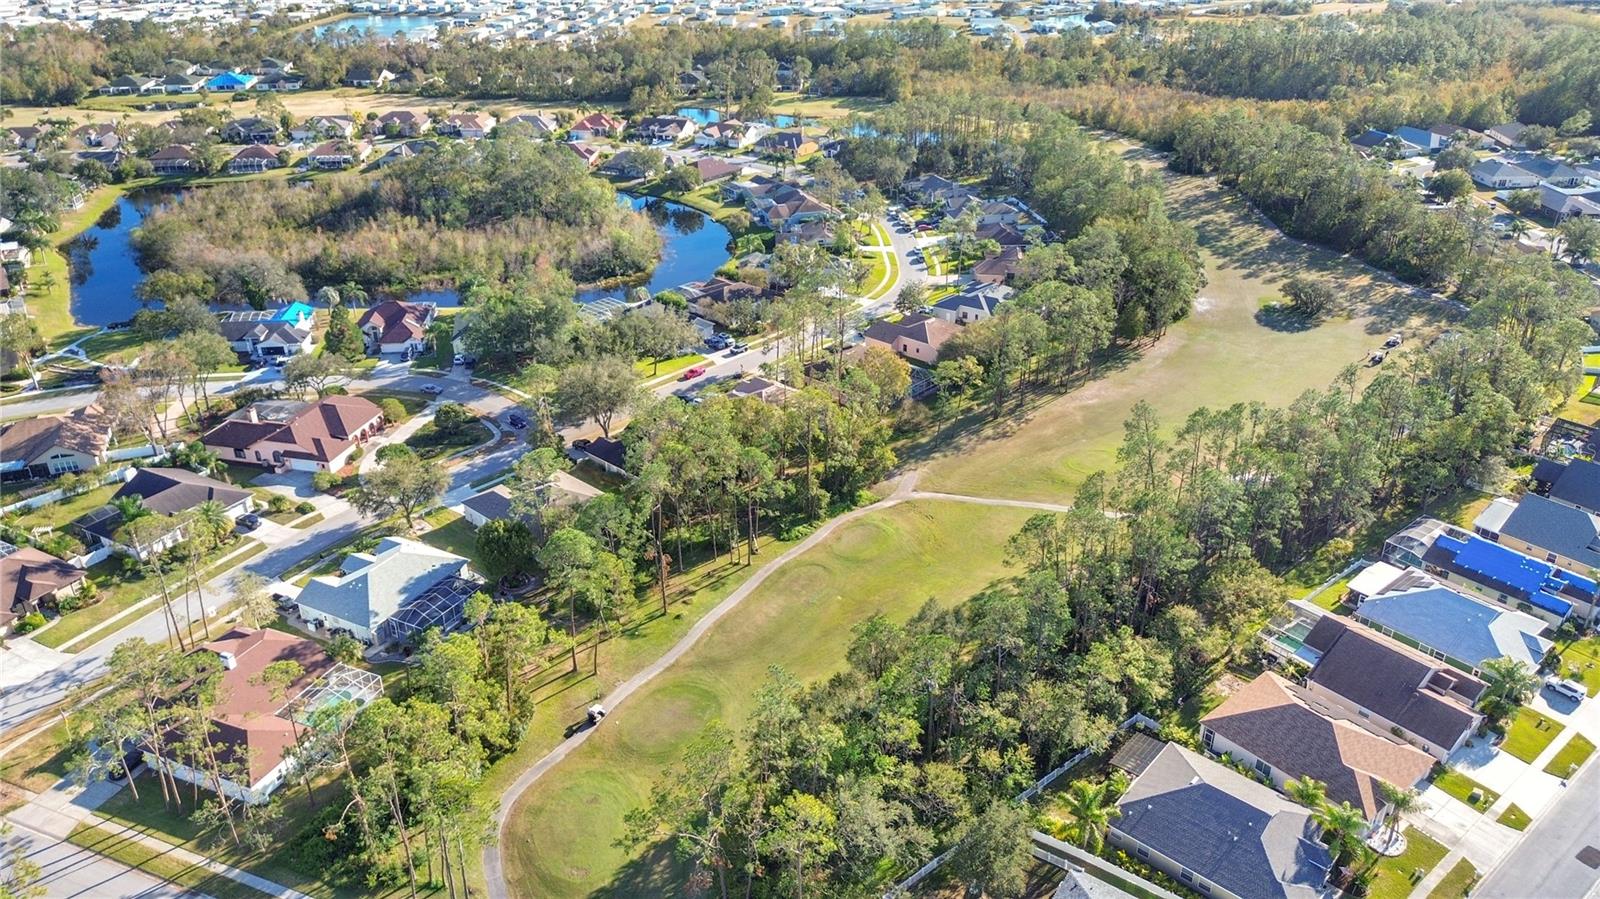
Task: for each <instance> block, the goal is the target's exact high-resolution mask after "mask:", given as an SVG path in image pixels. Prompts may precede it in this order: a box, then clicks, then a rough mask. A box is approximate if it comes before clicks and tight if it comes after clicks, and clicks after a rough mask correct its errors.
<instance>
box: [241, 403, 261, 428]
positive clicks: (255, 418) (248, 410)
mask: <svg viewBox="0 0 1600 899" xmlns="http://www.w3.org/2000/svg"><path fill="white" fill-rule="evenodd" d="M244 418H245V421H248V422H250V423H251V424H260V422H261V415H260V414H259V413H257V412H256V404H255V403H251V404H250V405H248V406H246V407H245V409H244Z"/></svg>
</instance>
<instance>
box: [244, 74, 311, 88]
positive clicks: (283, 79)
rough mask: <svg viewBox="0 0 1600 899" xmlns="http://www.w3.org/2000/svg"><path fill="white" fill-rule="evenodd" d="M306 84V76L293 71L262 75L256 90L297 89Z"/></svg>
mask: <svg viewBox="0 0 1600 899" xmlns="http://www.w3.org/2000/svg"><path fill="white" fill-rule="evenodd" d="M305 86H306V79H305V76H303V75H298V74H295V73H293V72H278V73H276V74H273V75H262V76H261V78H260V80H259V81H257V82H256V90H258V91H297V90H299V89H301V88H302V87H305Z"/></svg>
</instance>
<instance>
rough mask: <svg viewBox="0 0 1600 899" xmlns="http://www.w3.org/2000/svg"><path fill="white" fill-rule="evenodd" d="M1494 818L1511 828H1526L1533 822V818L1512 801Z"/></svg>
mask: <svg viewBox="0 0 1600 899" xmlns="http://www.w3.org/2000/svg"><path fill="white" fill-rule="evenodd" d="M1494 820H1495V821H1496V822H1497V823H1500V824H1504V825H1505V826H1507V827H1509V828H1511V829H1512V830H1527V829H1528V825H1529V824H1532V823H1533V818H1532V817H1530V816H1529V815H1528V813H1527V812H1525V811H1523V810H1522V808H1521V807H1520V806H1518V805H1517V804H1516V803H1514V802H1513V803H1512V804H1511V805H1508V806H1506V810H1505V811H1503V812H1501V813H1500V817H1498V818H1496V819H1494Z"/></svg>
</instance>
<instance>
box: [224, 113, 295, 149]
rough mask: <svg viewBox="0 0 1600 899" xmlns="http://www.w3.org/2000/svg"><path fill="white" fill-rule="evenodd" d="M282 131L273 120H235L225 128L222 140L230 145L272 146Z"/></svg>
mask: <svg viewBox="0 0 1600 899" xmlns="http://www.w3.org/2000/svg"><path fill="white" fill-rule="evenodd" d="M281 130H282V129H280V128H279V127H278V123H277V122H275V121H273V120H272V119H263V118H257V117H250V118H244V119H234V120H233V121H231V122H229V123H228V124H227V125H225V126H223V129H222V139H223V140H224V141H227V142H228V143H230V144H270V143H272V142H273V141H275V140H277V139H278V133H279V132H280V131H281Z"/></svg>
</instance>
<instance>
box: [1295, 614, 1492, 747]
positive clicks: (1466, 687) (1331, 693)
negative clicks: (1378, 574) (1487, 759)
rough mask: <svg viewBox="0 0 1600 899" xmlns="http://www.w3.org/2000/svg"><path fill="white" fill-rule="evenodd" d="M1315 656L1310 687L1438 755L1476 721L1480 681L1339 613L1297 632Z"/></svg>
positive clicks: (1464, 735)
mask: <svg viewBox="0 0 1600 899" xmlns="http://www.w3.org/2000/svg"><path fill="white" fill-rule="evenodd" d="M1302 640H1303V642H1304V646H1305V648H1306V649H1307V650H1309V651H1310V653H1311V655H1312V658H1314V659H1315V662H1314V663H1313V665H1312V668H1311V673H1310V674H1309V675H1307V676H1306V683H1305V687H1306V690H1308V691H1309V692H1310V693H1312V694H1313V695H1315V696H1318V697H1320V698H1322V699H1323V700H1326V701H1327V702H1329V703H1332V704H1334V705H1338V706H1340V707H1341V708H1343V709H1344V710H1345V711H1346V712H1348V713H1351V714H1354V715H1355V716H1356V717H1357V718H1360V719H1363V720H1367V721H1371V722H1372V723H1373V724H1375V725H1376V726H1378V727H1379V728H1381V729H1382V730H1384V731H1386V732H1388V733H1391V734H1394V735H1395V736H1398V737H1400V738H1401V739H1403V740H1405V741H1406V742H1408V743H1410V744H1412V745H1413V746H1416V747H1417V748H1419V749H1421V750H1422V751H1423V752H1426V753H1427V754H1428V755H1430V756H1432V757H1433V758H1435V759H1437V760H1438V761H1441V762H1442V761H1444V760H1445V759H1447V758H1449V757H1450V755H1451V753H1454V752H1455V751H1456V750H1457V749H1460V748H1461V747H1462V746H1463V745H1464V744H1465V743H1466V742H1467V740H1468V739H1469V738H1470V737H1471V736H1472V734H1473V733H1474V732H1475V731H1476V730H1477V729H1478V726H1479V725H1480V724H1482V723H1483V715H1482V714H1481V713H1479V712H1478V711H1476V710H1475V709H1474V706H1475V705H1476V704H1477V702H1478V699H1479V698H1480V697H1481V696H1482V695H1483V692H1484V690H1486V689H1487V685H1485V684H1484V682H1483V681H1481V680H1479V679H1478V678H1476V677H1473V676H1472V675H1470V674H1467V673H1466V672H1463V671H1461V670H1460V669H1457V668H1453V667H1451V666H1449V665H1447V664H1445V663H1444V662H1442V661H1440V660H1439V659H1436V658H1434V657H1433V656H1430V655H1427V654H1426V653H1423V652H1420V651H1418V650H1415V649H1412V648H1411V647H1409V646H1407V645H1405V644H1404V643H1401V642H1400V641H1398V640H1394V639H1392V638H1390V637H1386V636H1384V635H1383V634H1381V633H1379V632H1377V631H1375V630H1372V629H1371V628H1367V627H1364V626H1362V625H1360V624H1357V623H1356V622H1354V621H1352V620H1350V619H1348V618H1342V617H1340V616H1338V615H1324V616H1322V617H1320V618H1318V619H1317V621H1316V624H1315V625H1314V626H1312V628H1311V630H1310V631H1309V632H1308V633H1306V634H1305V636H1304V637H1303V638H1302Z"/></svg>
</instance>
